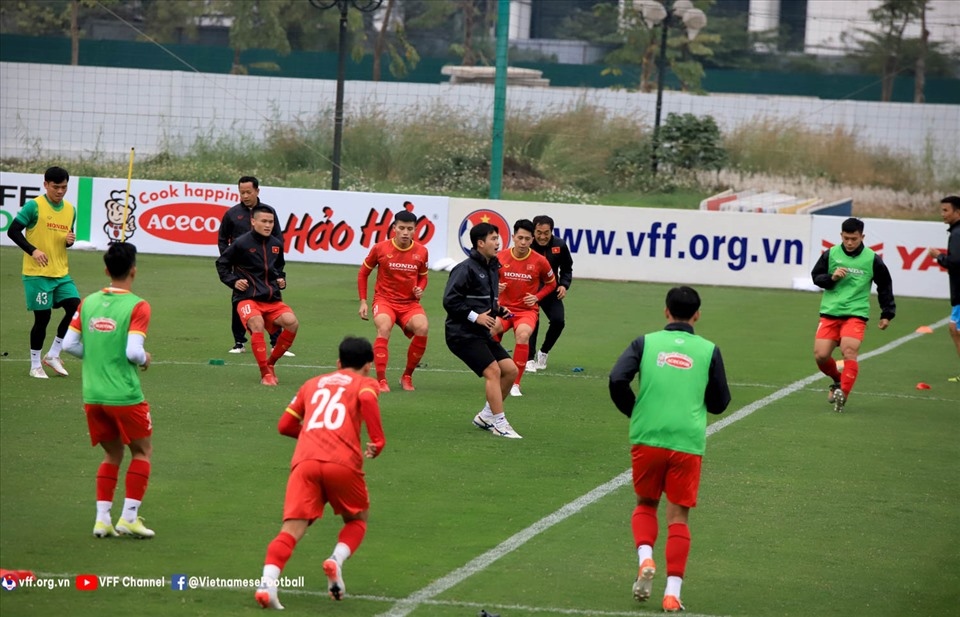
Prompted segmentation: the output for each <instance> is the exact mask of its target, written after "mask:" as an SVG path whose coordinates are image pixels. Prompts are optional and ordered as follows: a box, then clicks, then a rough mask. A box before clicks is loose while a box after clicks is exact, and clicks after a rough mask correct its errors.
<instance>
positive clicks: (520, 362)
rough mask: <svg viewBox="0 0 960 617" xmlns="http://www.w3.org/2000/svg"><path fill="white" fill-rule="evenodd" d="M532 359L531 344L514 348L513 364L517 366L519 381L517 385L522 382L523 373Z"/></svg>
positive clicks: (518, 345)
mask: <svg viewBox="0 0 960 617" xmlns="http://www.w3.org/2000/svg"><path fill="white" fill-rule="evenodd" d="M529 358H530V344H529V343H524V344H523V345H520V344H519V343H518V344H517V345H514V348H513V362H514V364H516V365H517V380H516V382H515V383H520V380H521V379H522V378H523V372H524V371H525V370H527V360H528V359H529Z"/></svg>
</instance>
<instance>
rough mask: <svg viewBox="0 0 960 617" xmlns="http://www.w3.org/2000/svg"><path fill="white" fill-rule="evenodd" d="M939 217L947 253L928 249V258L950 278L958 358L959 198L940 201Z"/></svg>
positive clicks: (959, 378)
mask: <svg viewBox="0 0 960 617" xmlns="http://www.w3.org/2000/svg"><path fill="white" fill-rule="evenodd" d="M940 215H941V216H942V217H943V222H944V223H946V224H947V225H949V227H947V232H948V233H949V234H950V237H949V239H948V240H947V252H946V253H943V252H941V251H940V250H938V249H930V251H929V253H930V256H931V257H933V258H934V259H936V260H937V263H938V264H940V267H942V268H946V269H947V275H948V276H949V278H950V305H951V306H952V307H953V309H952V310H951V311H950V325H949V326H948V328H949V330H950V338H952V339H953V344H954V345H956V347H957V355H958V356H960V329H958V328H960V197H958V196H956V195H950V196H949V197H944V198H943V199H942V200H940ZM948 381H951V382H953V383H960V373H958V374H957V375H956V376H954V377H950V378H949V379H948Z"/></svg>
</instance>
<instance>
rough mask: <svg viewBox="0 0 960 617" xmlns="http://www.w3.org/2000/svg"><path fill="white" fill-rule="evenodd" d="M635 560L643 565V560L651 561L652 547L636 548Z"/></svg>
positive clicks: (645, 545) (643, 545)
mask: <svg viewBox="0 0 960 617" xmlns="http://www.w3.org/2000/svg"><path fill="white" fill-rule="evenodd" d="M637 559H639V560H640V563H643V560H644V559H653V547H652V546H650V545H649V544H641V545H640V546H638V547H637Z"/></svg>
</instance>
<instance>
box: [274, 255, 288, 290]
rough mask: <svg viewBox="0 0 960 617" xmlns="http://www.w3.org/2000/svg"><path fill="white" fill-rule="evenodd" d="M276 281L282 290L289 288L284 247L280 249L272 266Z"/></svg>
mask: <svg viewBox="0 0 960 617" xmlns="http://www.w3.org/2000/svg"><path fill="white" fill-rule="evenodd" d="M272 269H273V274H274V279H275V280H276V281H277V287H278V288H280V289H286V288H287V259H286V257H284V256H283V247H282V246H281V247H280V252H279V253H277V256H276V257H275V258H274V260H273V264H272Z"/></svg>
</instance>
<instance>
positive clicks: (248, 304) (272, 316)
mask: <svg viewBox="0 0 960 617" xmlns="http://www.w3.org/2000/svg"><path fill="white" fill-rule="evenodd" d="M292 312H293V309H291V308H290V307H289V306H287V305H286V304H284V303H283V302H257V301H256V300H242V301H241V302H240V303H239V304H238V305H237V314H238V315H240V321H241V322H242V323H243V327H244V328H247V321H249V320H250V318H251V317H256V316H258V315H259V316H261V317H263V329H264V330H266V331H267V332H273V331H274V330H276V329H277V326H275V325H274V324H273V322H274V321H275V320H276V319H278V318H279V317H280V316H281V315H283V314H284V313H292ZM249 329H250V328H247V330H249Z"/></svg>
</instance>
